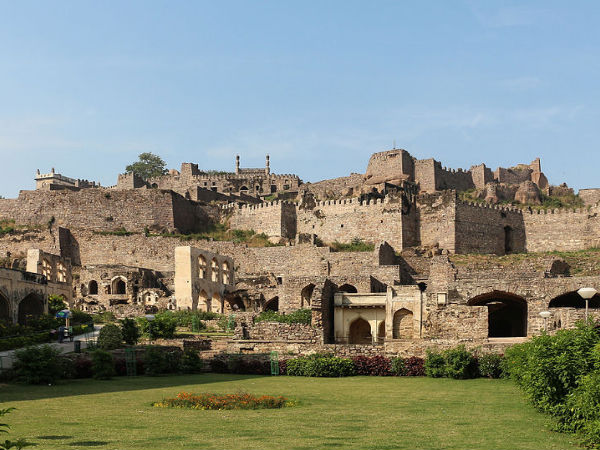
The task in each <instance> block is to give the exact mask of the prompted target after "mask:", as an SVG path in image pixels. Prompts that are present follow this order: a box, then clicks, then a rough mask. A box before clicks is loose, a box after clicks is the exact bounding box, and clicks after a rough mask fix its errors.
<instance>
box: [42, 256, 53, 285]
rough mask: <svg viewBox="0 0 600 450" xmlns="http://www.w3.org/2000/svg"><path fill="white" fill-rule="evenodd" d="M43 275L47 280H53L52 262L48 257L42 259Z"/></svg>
mask: <svg viewBox="0 0 600 450" xmlns="http://www.w3.org/2000/svg"><path fill="white" fill-rule="evenodd" d="M42 275H44V276H45V277H46V280H48V281H52V264H50V261H48V260H47V259H46V258H44V259H42Z"/></svg>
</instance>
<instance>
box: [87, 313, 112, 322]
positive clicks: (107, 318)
mask: <svg viewBox="0 0 600 450" xmlns="http://www.w3.org/2000/svg"><path fill="white" fill-rule="evenodd" d="M90 317H92V318H93V320H94V323H111V322H114V321H115V320H116V317H115V314H114V313H113V312H112V311H102V312H99V313H96V314H94V315H93V316H90Z"/></svg>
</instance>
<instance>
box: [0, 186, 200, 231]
mask: <svg viewBox="0 0 600 450" xmlns="http://www.w3.org/2000/svg"><path fill="white" fill-rule="evenodd" d="M0 218H3V219H14V220H15V221H16V222H17V223H21V224H43V225H46V224H50V225H54V224H56V225H61V226H66V227H69V228H80V229H87V230H96V231H111V230H116V229H120V228H125V229H126V230H128V231H142V230H143V229H144V228H145V227H149V228H152V229H161V230H162V229H164V230H178V231H180V232H191V231H195V230H196V229H198V227H200V228H202V227H203V226H206V221H207V220H208V215H207V214H206V213H204V212H203V211H202V209H201V208H200V207H199V206H198V205H197V204H195V203H193V202H190V201H188V200H185V199H184V198H183V197H181V196H179V195H178V194H176V193H173V192H171V191H162V190H156V189H149V190H145V189H142V190H140V189H137V190H126V191H118V190H106V189H85V190H82V191H79V192H71V191H67V190H63V191H21V192H20V194H19V197H18V198H17V199H0Z"/></svg>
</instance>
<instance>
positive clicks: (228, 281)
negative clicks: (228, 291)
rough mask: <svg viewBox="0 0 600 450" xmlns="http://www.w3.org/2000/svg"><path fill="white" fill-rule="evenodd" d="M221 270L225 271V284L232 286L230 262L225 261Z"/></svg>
mask: <svg viewBox="0 0 600 450" xmlns="http://www.w3.org/2000/svg"><path fill="white" fill-rule="evenodd" d="M221 269H222V270H223V284H231V267H230V266H229V262H227V261H223V264H222V265H221Z"/></svg>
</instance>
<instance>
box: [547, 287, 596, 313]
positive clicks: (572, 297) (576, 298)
mask: <svg viewBox="0 0 600 450" xmlns="http://www.w3.org/2000/svg"><path fill="white" fill-rule="evenodd" d="M588 307H589V308H590V309H596V308H600V295H598V294H596V295H594V296H593V297H592V298H590V300H589V302H588ZM548 308H577V309H580V308H585V300H584V299H583V297H581V295H579V294H578V293H577V291H572V292H567V293H565V294H562V295H559V296H558V297H555V298H553V299H552V300H550V303H549V304H548Z"/></svg>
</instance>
